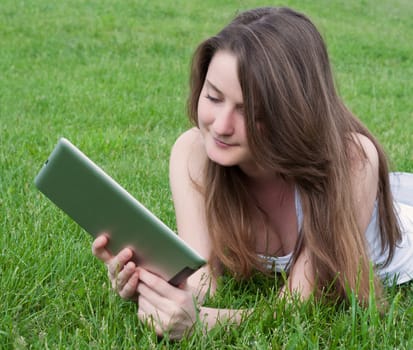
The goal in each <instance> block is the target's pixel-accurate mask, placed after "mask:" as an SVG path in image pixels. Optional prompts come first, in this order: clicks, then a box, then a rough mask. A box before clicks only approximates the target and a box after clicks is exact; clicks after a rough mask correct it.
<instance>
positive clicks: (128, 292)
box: [119, 269, 139, 299]
mask: <svg viewBox="0 0 413 350" xmlns="http://www.w3.org/2000/svg"><path fill="white" fill-rule="evenodd" d="M138 283H139V273H138V272H137V271H136V269H134V272H133V273H132V275H131V276H130V278H129V279H128V280H127V282H126V283H125V284H124V286H123V288H122V289H121V290H120V291H119V295H120V297H121V298H123V299H132V298H134V297H136V296H137V293H138V292H137V288H138Z"/></svg>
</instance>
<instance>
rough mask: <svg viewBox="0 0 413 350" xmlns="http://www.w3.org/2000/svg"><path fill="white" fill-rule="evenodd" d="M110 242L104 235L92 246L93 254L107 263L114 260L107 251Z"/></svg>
mask: <svg viewBox="0 0 413 350" xmlns="http://www.w3.org/2000/svg"><path fill="white" fill-rule="evenodd" d="M108 242H109V238H108V237H107V236H106V235H105V234H102V235H100V236H98V237H97V238H96V239H95V240H94V241H93V244H92V254H93V255H94V256H96V257H97V258H98V259H99V260H102V261H103V262H105V263H106V262H108V261H109V260H110V259H112V258H113V255H112V254H111V253H109V251H108V250H107V249H106V245H107V244H108Z"/></svg>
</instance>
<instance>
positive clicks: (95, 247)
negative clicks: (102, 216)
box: [92, 234, 139, 301]
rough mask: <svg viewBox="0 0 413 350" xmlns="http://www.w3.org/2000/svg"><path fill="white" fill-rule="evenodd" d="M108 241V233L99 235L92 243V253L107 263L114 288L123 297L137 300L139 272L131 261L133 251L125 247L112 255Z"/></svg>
mask: <svg viewBox="0 0 413 350" xmlns="http://www.w3.org/2000/svg"><path fill="white" fill-rule="evenodd" d="M108 242H109V237H108V236H107V235H105V234H101V235H99V236H98V237H97V238H96V239H95V240H94V242H93V244H92V253H93V255H94V256H96V257H97V258H98V259H99V260H101V261H103V262H104V263H105V265H106V267H107V269H108V276H109V279H110V282H111V285H112V288H113V289H114V290H115V291H116V292H117V293H118V294H119V296H120V297H121V298H123V299H127V300H135V301H137V299H138V292H137V288H138V283H139V273H138V269H137V266H136V264H135V263H134V262H133V261H131V259H132V256H133V252H132V250H131V249H129V248H125V249H123V250H121V251H120V252H119V253H118V254H117V255H112V254H111V253H110V252H109V251H108V250H107V249H106V246H107V244H108Z"/></svg>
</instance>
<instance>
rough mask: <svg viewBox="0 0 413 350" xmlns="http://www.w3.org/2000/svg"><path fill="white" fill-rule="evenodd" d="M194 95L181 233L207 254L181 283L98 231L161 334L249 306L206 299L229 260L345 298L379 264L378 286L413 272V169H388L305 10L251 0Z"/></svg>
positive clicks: (362, 293)
mask: <svg viewBox="0 0 413 350" xmlns="http://www.w3.org/2000/svg"><path fill="white" fill-rule="evenodd" d="M188 106H189V108H188V111H189V117H190V119H191V121H192V122H193V124H194V128H192V129H190V130H188V131H186V132H185V133H184V134H182V135H181V136H180V137H179V138H178V140H177V141H176V143H175V145H174V147H173V149H172V153H171V159H170V183H171V189H172V195H173V201H174V205H175V210H176V218H177V226H178V232H179V235H180V237H182V238H183V239H184V240H185V241H186V242H188V243H189V244H190V245H191V246H192V247H193V248H194V249H195V250H197V251H198V252H199V253H200V254H201V255H203V256H204V257H208V258H209V264H208V266H207V267H204V268H202V269H201V270H199V271H198V272H197V273H195V274H194V275H193V276H191V277H190V278H189V279H188V281H187V282H186V283H185V284H183V285H182V286H179V288H176V287H173V286H171V285H169V284H168V283H167V282H166V281H164V280H162V279H161V278H159V277H157V276H155V275H154V274H152V273H150V272H148V271H146V270H144V269H142V268H140V267H139V266H135V264H134V263H133V262H131V261H130V258H131V255H132V252H131V251H130V250H128V249H125V250H123V251H121V252H120V253H119V254H118V255H117V256H112V255H111V254H110V253H109V252H108V251H107V250H106V249H105V246H106V244H107V242H108V238H107V237H106V236H105V235H104V234H103V235H101V236H100V237H98V238H97V239H96V240H95V242H94V243H93V252H94V254H95V255H96V256H97V257H98V258H99V259H101V260H103V261H104V262H105V263H106V264H107V267H108V271H109V277H110V279H111V281H112V284H113V286H114V288H116V290H117V291H118V293H119V295H120V296H121V297H123V298H129V299H134V300H136V301H137V302H138V307H139V311H138V316H139V318H140V319H142V320H145V319H148V318H150V319H152V320H153V323H152V324H153V327H154V328H155V329H156V332H157V333H158V334H160V335H161V334H163V333H164V332H166V331H168V332H169V334H170V336H171V337H173V338H179V337H181V336H182V335H183V334H185V332H186V331H188V330H190V328H191V327H192V325H193V323H194V322H195V319H196V318H197V315H198V316H199V319H200V320H201V321H203V322H204V323H205V324H206V325H207V326H208V327H212V326H214V325H215V324H216V322H217V321H219V320H222V319H231V320H234V322H239V321H240V320H241V317H242V315H243V311H241V310H229V309H212V308H207V307H203V306H201V305H202V301H203V298H204V296H205V293H207V291H208V292H212V293H213V292H214V291H215V288H216V278H217V277H218V276H219V275H220V274H221V273H222V271H223V269H224V268H225V269H227V270H229V271H231V272H232V273H233V274H234V275H235V276H236V277H240V278H247V277H248V276H249V275H250V274H251V272H252V271H256V270H259V271H262V272H263V273H267V272H269V271H273V269H276V270H285V271H286V272H287V273H288V280H287V283H286V285H285V286H284V288H283V290H282V293H283V292H286V291H291V292H294V293H298V294H299V295H300V296H301V297H302V298H306V297H308V296H309V295H310V294H311V293H315V295H316V296H319V295H321V294H323V295H324V296H326V297H329V298H332V299H333V300H337V299H345V298H346V291H347V290H348V288H350V289H352V290H353V291H355V292H356V293H357V296H358V298H359V299H360V302H361V303H363V301H365V300H366V299H367V298H368V295H369V288H370V286H371V283H370V269H371V267H373V268H374V271H375V273H376V277H375V279H374V285H375V293H376V294H377V297H378V298H379V297H380V293H381V289H380V285H381V280H383V279H386V280H390V281H391V282H396V283H403V282H406V281H409V280H410V279H411V278H413V174H406V173H404V174H397V175H396V174H391V175H390V176H389V172H388V166H387V161H386V157H385V154H384V152H383V149H382V147H381V146H380V145H379V143H378V142H377V140H376V139H375V138H374V137H373V135H371V133H370V132H369V131H368V130H367V129H366V128H365V127H364V126H363V125H362V123H361V122H360V121H359V120H358V119H357V118H356V117H355V116H354V115H353V114H352V113H351V112H350V111H349V110H348V109H347V108H346V106H345V105H344V104H343V102H342V101H341V99H340V98H339V96H338V95H337V92H336V89H335V86H334V83H333V76H332V73H331V69H330V64H329V59H328V55H327V51H326V48H325V45H324V42H323V40H322V38H321V36H320V34H319V32H318V31H317V29H316V28H315V26H314V25H313V24H312V23H311V22H310V20H309V19H308V18H307V17H305V16H304V15H302V14H300V13H297V12H295V11H293V10H291V9H288V8H258V9H254V10H250V11H247V12H244V13H241V14H240V15H239V16H237V17H236V18H235V19H234V20H233V21H232V22H231V23H230V24H229V25H228V26H227V27H225V28H224V29H223V30H222V31H221V32H220V33H218V34H217V35H216V36H213V37H211V38H209V39H208V40H206V41H204V42H203V43H201V44H200V46H199V47H198V49H197V50H196V52H195V55H194V58H193V64H192V71H191V92H190V96H189V101H188ZM392 190H393V193H392ZM119 270H120V272H119ZM117 271H118V273H117ZM378 300H379V299H378ZM248 312H250V311H248ZM198 313H199V314H198Z"/></svg>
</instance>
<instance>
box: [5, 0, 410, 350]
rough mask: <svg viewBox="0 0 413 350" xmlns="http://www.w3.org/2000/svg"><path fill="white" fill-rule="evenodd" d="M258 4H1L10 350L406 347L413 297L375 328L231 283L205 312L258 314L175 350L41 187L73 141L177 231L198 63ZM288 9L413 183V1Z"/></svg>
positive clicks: (73, 0)
mask: <svg viewBox="0 0 413 350" xmlns="http://www.w3.org/2000/svg"><path fill="white" fill-rule="evenodd" d="M268 3H271V1H269V2H268V1H267V2H265V4H268ZM262 4H263V3H262V2H259V1H253V0H237V1H235V0H234V1H218V0H214V1H212V0H211V1H209V0H208V1H203V2H201V1H199V2H197V1H189V0H187V1H182V0H181V1H180V0H178V1H171V0H167V1H149V0H134V1H132V0H89V1H83V0H67V1H51V0H49V1H47V0H26V1H15V0H2V1H1V3H0V146H1V147H0V167H1V173H0V312H1V315H0V348H1V349H14V348H15V349H26V348H27V349H29V348H33V349H68V348H71V349H89V348H92V349H132V348H135V349H145V348H157V347H159V348H177V349H179V348H191V349H192V348H196V349H203V348H205V349H221V348H234V349H245V348H252V349H268V348H283V349H284V348H285V349H296V348H298V349H305V348H311V349H312V348H315V349H317V348H342V349H358V348H362V349H378V348H380V349H382V348H388V349H390V348H399V349H410V348H413V330H412V329H413V285H407V286H404V287H402V288H392V289H390V290H388V295H389V303H390V309H389V312H388V313H386V314H385V315H384V316H383V317H379V316H378V314H377V311H376V310H375V309H374V308H369V309H367V310H361V309H359V308H357V307H356V306H353V307H351V308H350V309H347V310H345V309H342V308H334V307H329V306H325V305H324V306H323V305H320V304H317V303H315V302H312V301H310V302H308V303H304V304H300V305H295V304H293V305H286V304H285V303H284V302H282V301H279V300H277V298H276V296H275V294H276V290H275V288H274V287H273V281H271V280H267V279H263V278H256V279H254V281H253V282H254V283H251V282H250V283H244V284H239V283H235V282H234V281H233V280H232V279H230V278H226V280H225V283H223V285H222V287H221V288H220V290H219V292H218V295H217V296H216V297H215V298H214V299H212V300H210V301H209V303H210V304H211V305H215V306H222V307H243V306H253V307H255V308H256V312H255V313H254V314H253V315H252V316H251V317H250V318H249V319H248V320H246V321H245V322H244V323H243V324H242V325H241V326H239V327H234V326H229V325H225V324H223V325H221V326H219V327H216V328H215V329H214V330H213V331H211V332H210V333H208V334H203V333H202V331H201V329H196V331H195V334H194V336H193V337H191V338H188V339H186V340H183V341H182V342H180V343H172V342H169V341H168V340H167V339H163V340H161V339H157V338H156V336H155V335H154V334H153V333H152V332H151V331H148V330H147V329H146V328H145V327H144V326H143V325H142V324H140V322H139V321H138V320H137V317H136V309H135V307H134V306H133V305H132V304H130V303H127V302H124V301H122V300H120V298H118V297H117V296H116V295H115V294H114V293H112V292H111V291H110V288H109V284H108V282H107V277H106V270H105V268H104V266H103V265H102V264H101V263H100V262H98V261H97V260H96V259H95V258H94V257H93V256H92V254H91V249H90V244H91V239H90V237H89V236H88V235H87V234H86V233H85V232H84V231H82V230H81V229H80V228H79V227H78V226H77V225H76V224H74V223H73V222H72V221H71V220H70V219H68V218H67V217H66V216H65V215H64V214H62V213H61V212H60V211H59V210H57V209H56V208H55V207H54V206H53V205H52V204H51V203H50V202H49V201H48V200H46V199H45V198H44V197H43V196H42V195H41V194H40V193H39V192H38V191H37V190H36V189H35V188H34V186H33V178H34V176H35V175H36V173H37V172H38V170H39V169H40V167H41V165H42V163H43V161H44V160H45V158H46V157H47V155H48V154H49V152H50V151H51V149H52V148H53V146H54V144H55V143H56V142H57V139H58V138H59V137H61V136H65V137H67V138H69V139H70V140H71V141H72V142H74V143H75V144H77V145H78V146H79V147H80V148H81V149H82V150H84V152H85V153H87V154H88V155H89V156H90V157H91V158H92V159H94V160H95V161H96V162H97V163H98V164H99V165H101V166H102V167H103V168H104V169H105V170H106V171H107V172H109V173H110V174H111V175H112V176H113V177H114V178H115V179H116V180H118V181H119V182H120V183H121V184H123V185H124V187H125V188H126V189H128V190H129V191H130V192H131V193H132V194H133V195H134V196H136V197H138V198H139V199H140V200H141V201H142V202H143V203H144V204H145V205H147V206H148V207H149V208H150V209H151V210H153V211H154V212H155V213H156V214H157V215H158V216H160V217H161V218H162V219H163V220H164V221H165V222H166V223H167V224H169V225H170V226H171V227H175V217H174V211H173V207H172V202H171V196H170V192H169V186H168V157H169V150H170V148H171V145H172V144H173V142H174V140H175V139H176V137H177V136H178V135H179V134H180V133H181V132H182V131H183V130H185V129H186V128H187V127H188V122H187V120H186V116H185V101H186V95H187V91H188V87H187V81H188V67H189V61H190V58H191V54H192V51H193V49H194V48H195V46H196V45H197V43H198V42H199V41H200V40H202V39H203V38H205V37H207V36H209V35H212V34H214V33H215V32H217V31H218V30H219V29H220V28H221V27H222V26H223V25H224V24H226V23H227V22H228V21H229V20H230V19H231V18H232V17H233V15H234V14H235V13H236V12H237V11H239V10H243V9H247V8H250V7H255V6H260V5H262ZM272 4H274V5H275V4H276V2H272ZM283 4H285V5H289V6H291V7H294V8H296V9H298V10H301V11H303V12H305V13H307V14H308V15H309V16H310V17H311V18H312V19H313V20H314V21H315V23H316V24H317V25H318V27H319V28H320V30H321V32H322V33H323V35H324V37H325V38H326V41H327V44H328V47H329V50H330V55H331V59H332V61H333V65H334V69H335V73H336V78H337V84H338V86H339V89H340V92H341V94H342V95H343V97H344V99H345V100H346V101H347V103H348V105H349V106H350V107H351V109H352V110H353V111H354V112H355V113H356V114H357V115H359V116H360V118H361V119H362V120H363V121H364V122H365V123H366V124H367V125H368V126H369V127H370V128H371V130H372V131H373V132H374V133H375V134H376V135H377V136H378V138H379V140H380V141H381V142H382V143H383V144H384V146H385V148H386V149H387V150H388V153H389V156H390V157H391V159H392V162H393V163H392V164H393V169H395V170H404V171H413V138H412V134H413V115H412V111H413V103H412V100H413V98H412V97H413V96H412V91H413V79H412V77H413V45H412V38H413V26H412V23H413V22H412V18H413V3H412V2H411V1H409V0H394V1H386V0H363V1H359V0H351V1H350V0H349V1H338V0H334V1H328V0H316V1H310V0H302V1H283ZM274 311H275V312H276V314H277V316H276V318H275V319H274V318H273V314H274Z"/></svg>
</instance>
